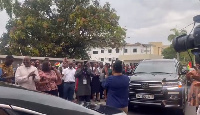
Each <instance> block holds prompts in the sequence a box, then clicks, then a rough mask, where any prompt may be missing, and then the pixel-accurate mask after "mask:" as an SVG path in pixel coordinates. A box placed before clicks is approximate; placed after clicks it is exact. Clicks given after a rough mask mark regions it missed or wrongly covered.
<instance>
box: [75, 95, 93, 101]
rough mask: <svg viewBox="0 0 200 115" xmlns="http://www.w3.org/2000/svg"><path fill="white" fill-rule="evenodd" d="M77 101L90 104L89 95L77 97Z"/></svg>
mask: <svg viewBox="0 0 200 115" xmlns="http://www.w3.org/2000/svg"><path fill="white" fill-rule="evenodd" d="M78 100H79V101H84V102H90V95H84V96H79V98H78Z"/></svg>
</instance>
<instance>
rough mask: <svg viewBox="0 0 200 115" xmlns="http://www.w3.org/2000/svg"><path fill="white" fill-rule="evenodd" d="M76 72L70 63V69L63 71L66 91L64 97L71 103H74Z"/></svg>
mask: <svg viewBox="0 0 200 115" xmlns="http://www.w3.org/2000/svg"><path fill="white" fill-rule="evenodd" d="M75 72H76V70H75V69H74V68H73V63H71V62H70V63H69V68H66V69H64V70H63V73H62V74H63V75H64V76H63V79H64V90H63V93H64V94H63V95H64V99H67V100H69V101H73V100H74V98H73V96H74V88H75V77H74V75H75Z"/></svg>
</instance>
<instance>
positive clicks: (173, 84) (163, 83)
mask: <svg viewBox="0 0 200 115" xmlns="http://www.w3.org/2000/svg"><path fill="white" fill-rule="evenodd" d="M162 85H163V86H166V87H178V88H182V83H181V82H179V81H178V82H162Z"/></svg>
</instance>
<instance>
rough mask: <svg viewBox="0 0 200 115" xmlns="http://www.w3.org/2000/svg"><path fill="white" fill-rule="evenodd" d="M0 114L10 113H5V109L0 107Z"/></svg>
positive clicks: (6, 114)
mask: <svg viewBox="0 0 200 115" xmlns="http://www.w3.org/2000/svg"><path fill="white" fill-rule="evenodd" d="M0 115H10V114H9V113H7V112H6V111H5V109H3V108H0Z"/></svg>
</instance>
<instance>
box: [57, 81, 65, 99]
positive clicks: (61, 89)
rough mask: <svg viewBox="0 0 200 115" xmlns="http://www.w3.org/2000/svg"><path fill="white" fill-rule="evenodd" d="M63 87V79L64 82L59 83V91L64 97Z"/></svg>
mask: <svg viewBox="0 0 200 115" xmlns="http://www.w3.org/2000/svg"><path fill="white" fill-rule="evenodd" d="M63 87H64V81H62V83H61V84H60V85H58V93H59V97H61V98H64V93H63V90H64V89H63Z"/></svg>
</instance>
